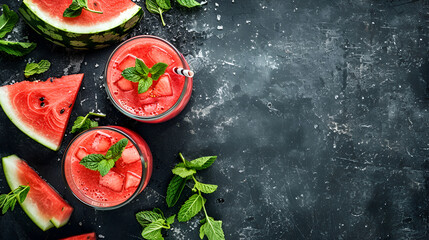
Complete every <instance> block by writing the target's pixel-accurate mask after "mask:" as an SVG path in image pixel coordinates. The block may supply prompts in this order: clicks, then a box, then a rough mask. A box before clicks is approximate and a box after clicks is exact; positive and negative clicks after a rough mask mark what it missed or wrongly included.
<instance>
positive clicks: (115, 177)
mask: <svg viewBox="0 0 429 240" xmlns="http://www.w3.org/2000/svg"><path fill="white" fill-rule="evenodd" d="M123 138H127V139H128V145H127V146H126V147H125V149H124V151H123V152H122V156H121V158H119V160H117V161H116V163H115V166H114V167H113V168H112V169H110V171H109V172H108V173H107V175H105V176H104V177H102V176H101V174H100V173H99V172H98V171H94V170H90V169H88V168H86V167H85V166H83V165H81V164H80V163H79V162H80V160H81V159H82V158H83V157H85V156H86V155H88V154H95V153H96V154H103V155H104V154H106V152H107V150H108V149H109V148H110V146H112V145H113V144H115V143H116V142H118V141H119V140H121V139H123ZM62 169H63V175H64V178H65V181H66V182H67V185H68V186H69V188H70V190H71V191H72V193H73V194H74V196H75V197H76V198H78V199H79V200H80V201H81V202H83V203H84V204H86V205H89V206H91V207H94V208H96V209H100V210H110V209H116V208H119V207H122V206H124V205H125V204H127V203H129V202H130V201H131V200H133V199H134V198H135V197H136V196H137V195H138V194H140V193H141V191H142V190H143V189H144V188H145V187H146V186H147V184H148V182H149V179H150V177H151V175H152V154H151V152H150V149H149V146H148V145H147V144H146V142H145V141H144V140H143V138H142V137H141V136H140V135H138V134H137V133H135V132H133V131H131V130H129V129H126V128H123V127H118V126H106V127H97V128H91V129H89V130H86V131H84V132H82V133H80V134H79V135H77V136H76V137H75V138H74V139H73V140H72V141H71V143H70V144H69V146H68V147H67V150H66V152H65V154H64V157H63V161H62Z"/></svg>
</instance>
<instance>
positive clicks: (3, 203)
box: [0, 185, 30, 214]
mask: <svg viewBox="0 0 429 240" xmlns="http://www.w3.org/2000/svg"><path fill="white" fill-rule="evenodd" d="M29 191H30V186H23V185H21V186H19V187H17V188H16V189H14V190H12V191H11V192H10V193H8V194H1V195H0V208H2V214H5V213H6V212H7V210H9V209H10V210H11V211H13V210H14V209H15V204H16V201H18V202H19V203H22V202H24V200H25V198H26V197H27V194H28V192H29Z"/></svg>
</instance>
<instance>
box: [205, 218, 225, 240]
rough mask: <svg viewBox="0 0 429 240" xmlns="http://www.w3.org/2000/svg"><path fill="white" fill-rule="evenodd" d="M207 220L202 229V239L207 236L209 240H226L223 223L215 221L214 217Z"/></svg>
mask: <svg viewBox="0 0 429 240" xmlns="http://www.w3.org/2000/svg"><path fill="white" fill-rule="evenodd" d="M206 219H207V221H206V223H204V224H203V225H202V226H201V227H200V238H201V239H203V238H204V235H206V236H207V238H208V239H209V240H224V239H225V235H224V233H223V230H222V221H215V220H214V219H213V218H212V217H208V218H206Z"/></svg>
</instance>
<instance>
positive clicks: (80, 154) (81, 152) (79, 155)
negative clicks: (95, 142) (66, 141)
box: [76, 147, 88, 160]
mask: <svg viewBox="0 0 429 240" xmlns="http://www.w3.org/2000/svg"><path fill="white" fill-rule="evenodd" d="M86 155H88V152H86V150H85V148H83V147H81V148H79V150H78V151H77V152H76V157H77V158H78V159H79V160H82V158H84V157H85V156H86Z"/></svg>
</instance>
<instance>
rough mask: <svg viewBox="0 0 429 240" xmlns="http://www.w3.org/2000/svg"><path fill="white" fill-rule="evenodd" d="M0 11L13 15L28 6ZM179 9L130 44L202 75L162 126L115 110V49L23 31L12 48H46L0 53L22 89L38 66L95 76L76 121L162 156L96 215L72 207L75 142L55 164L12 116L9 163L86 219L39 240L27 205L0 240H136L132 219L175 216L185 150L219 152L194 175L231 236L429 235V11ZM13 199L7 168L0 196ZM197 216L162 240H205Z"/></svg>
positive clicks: (3, 127)
mask: <svg viewBox="0 0 429 240" xmlns="http://www.w3.org/2000/svg"><path fill="white" fill-rule="evenodd" d="M173 2H174V1H173ZM0 3H7V4H9V6H10V7H11V8H12V9H13V10H17V9H18V5H19V2H17V1H5V0H2V1H0ZM137 4H139V5H140V6H143V0H142V1H140V2H138V3H137ZM172 5H173V8H174V9H173V10H171V11H169V12H167V13H166V14H165V19H166V23H167V24H168V26H167V27H162V26H161V24H160V21H159V18H158V17H157V16H156V15H152V14H149V13H147V11H146V16H145V18H144V19H143V21H142V22H141V23H140V25H139V26H138V27H137V28H135V29H134V31H133V33H132V34H131V35H132V36H135V35H140V34H152V35H156V36H159V37H162V38H165V39H167V40H169V41H171V42H172V43H173V44H174V45H175V46H176V47H177V48H178V49H179V50H180V51H181V52H182V53H183V54H184V55H185V57H186V58H187V60H188V61H189V63H190V65H191V66H192V68H193V69H194V70H195V71H196V77H195V78H194V90H193V96H192V98H191V100H190V102H189V104H188V106H187V107H186V108H185V110H184V111H183V112H182V113H181V114H180V115H179V116H177V117H176V118H175V119H173V120H171V121H169V122H166V123H162V124H156V125H149V124H143V123H139V122H136V121H133V120H131V119H128V118H126V117H125V116H123V115H121V114H120V113H119V112H118V111H117V110H115V109H114V107H113V106H112V104H111V103H110V102H109V100H108V99H107V98H106V94H105V90H104V87H103V86H102V79H100V76H102V75H103V67H104V65H105V62H106V60H107V57H108V56H109V54H110V53H111V52H112V50H113V49H114V47H115V46H112V47H110V48H106V49H103V50H98V51H93V52H75V51H71V50H66V49H64V48H61V47H58V46H55V45H53V44H51V43H50V42H47V41H45V40H44V39H42V38H40V37H39V36H38V35H37V34H35V33H34V32H33V31H32V30H31V29H29V27H27V26H26V25H25V24H24V23H23V22H20V24H19V26H18V27H17V29H16V30H15V31H14V32H13V33H12V34H11V35H10V36H9V37H8V38H9V39H11V40H22V39H25V37H27V36H28V39H29V40H30V41H34V42H37V43H38V47H37V49H36V50H35V51H34V52H32V53H31V54H29V55H28V56H25V57H22V58H12V57H9V56H6V55H0V66H1V67H0V79H1V84H10V83H12V82H14V81H20V80H23V78H24V76H23V70H24V68H25V64H26V62H27V61H29V60H32V61H40V60H41V59H48V60H50V61H51V62H52V63H53V66H52V68H51V69H50V70H49V71H48V72H47V73H45V74H42V76H40V77H41V78H42V79H45V78H47V77H50V76H62V75H64V74H73V73H85V78H84V82H83V88H82V89H81V90H80V92H79V95H78V97H77V100H76V105H75V107H74V109H73V113H72V116H71V119H72V120H74V119H75V118H76V117H77V116H78V115H83V114H86V113H87V112H88V111H90V110H100V111H101V112H105V113H107V116H108V117H107V118H106V119H102V120H101V122H100V123H101V124H102V125H110V124H117V125H121V126H125V127H128V128H130V129H132V130H135V131H137V132H139V133H140V134H141V135H142V137H143V138H144V139H145V140H146V141H147V142H148V144H149V146H150V148H151V150H152V153H153V155H154V172H153V176H152V179H151V181H150V183H149V186H148V187H147V189H145V190H144V192H143V193H142V194H141V195H140V196H139V197H138V199H137V200H135V201H133V202H132V203H131V204H129V205H127V206H125V207H123V208H121V209H118V210H114V211H107V212H103V211H95V210H93V209H91V208H89V207H86V206H83V205H82V204H80V203H79V202H78V201H77V200H76V199H74V197H73V196H72V195H71V193H70V192H69V191H68V190H67V189H66V187H65V183H64V182H63V179H62V176H61V172H60V165H61V162H60V159H61V157H62V154H63V153H64V148H65V146H66V145H67V143H68V142H69V141H70V140H71V138H72V137H73V136H72V135H70V134H68V135H67V136H65V138H64V141H63V145H62V147H61V149H60V151H58V152H53V151H50V150H48V149H47V148H44V147H43V146H41V145H39V144H38V143H36V142H34V141H33V140H31V139H30V138H28V137H27V136H26V135H25V134H23V133H21V132H20V131H19V130H18V129H17V128H16V127H15V126H14V125H13V124H12V123H11V122H10V121H9V120H8V118H7V117H6V115H5V114H4V113H3V112H1V113H0V135H1V138H0V156H1V157H3V156H6V155H9V154H18V155H19V156H21V157H23V158H24V159H26V160H27V161H28V162H29V163H30V165H31V166H33V167H34V168H35V169H36V170H37V171H38V172H39V173H40V175H41V176H43V178H45V179H46V180H47V181H48V182H49V183H50V184H51V185H53V186H54V187H55V188H56V189H57V190H58V191H59V192H60V193H61V194H62V195H63V196H64V198H65V199H66V200H67V201H68V202H69V203H70V204H71V205H72V206H74V207H75V212H74V213H73V215H72V217H71V220H70V222H69V223H68V224H67V225H66V226H64V227H62V228H60V229H51V230H48V231H47V232H42V231H40V230H39V229H38V228H37V226H36V225H34V224H33V223H32V222H31V220H30V219H29V218H27V217H26V215H25V213H24V212H23V211H22V210H21V209H20V208H19V207H18V208H17V209H16V210H15V211H14V212H13V213H11V212H9V213H7V214H5V215H4V216H1V217H0V239H57V238H60V237H66V236H69V235H73V234H80V233H86V232H91V231H95V232H96V233H97V235H98V236H99V237H100V239H103V238H104V239H139V238H141V236H140V232H141V228H140V226H139V225H138V223H137V222H136V221H135V219H134V214H135V213H136V212H138V211H140V210H148V209H152V208H153V207H159V208H161V209H163V210H164V211H166V212H167V215H170V214H173V213H176V212H177V211H178V207H175V208H172V209H167V207H166V204H165V192H166V188H167V184H168V181H169V179H170V178H171V177H172V173H171V168H172V167H173V166H174V164H175V163H177V162H178V159H177V153H178V152H179V151H182V152H183V153H184V154H185V156H188V157H189V158H190V159H192V158H194V157H198V156H203V155H218V156H219V159H218V161H217V162H216V163H215V164H214V165H213V166H212V167H211V168H210V169H208V170H206V171H203V172H201V173H200V174H199V175H198V176H199V179H200V180H202V181H203V182H207V183H216V184H218V185H219V189H218V191H217V192H215V193H213V194H211V195H207V199H208V200H207V208H208V212H209V214H210V215H211V216H213V217H214V218H215V219H220V220H222V221H223V227H224V231H225V235H226V238H227V239H428V238H429V233H428V231H429V229H428V228H429V223H428V216H429V206H428V204H429V190H428V187H429V181H428V180H429V161H428V154H429V141H428V137H429V130H428V127H429V120H428V117H429V113H428V109H429V101H428V98H429V91H428V82H429V59H428V51H429V46H428V40H429V1H427V0H420V1H418V0H414V1H413V0H396V1H395V0H337V1H332V0H317V1H316V0H315V1H310V0H295V1H292V0H287V1H286V0H285V1H283V0H276V1H274V0H264V1H262V0H234V1H233V0H217V1H213V0H209V1H208V3H207V4H206V5H204V6H203V7H202V8H196V9H192V10H188V9H184V8H182V7H180V6H178V5H177V4H175V3H173V4H172ZM218 15H219V16H218ZM97 66H98V67H97ZM70 128H71V126H70V125H69V126H68V130H69V129H70ZM8 191H9V187H8V186H7V183H6V181H5V179H4V174H3V171H2V169H0V192H2V193H4V192H8ZM185 195H187V196H189V195H190V189H188V188H187V189H186V190H185ZM184 200H185V197H182V199H180V200H179V201H180V202H183V201H184ZM201 217H202V216H201V215H199V216H197V217H195V218H194V219H193V220H192V221H191V222H190V223H186V224H182V223H181V224H177V223H176V224H175V225H174V228H173V229H172V230H171V231H165V232H164V235H166V238H167V239H198V229H199V223H198V220H199V219H201Z"/></svg>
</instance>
